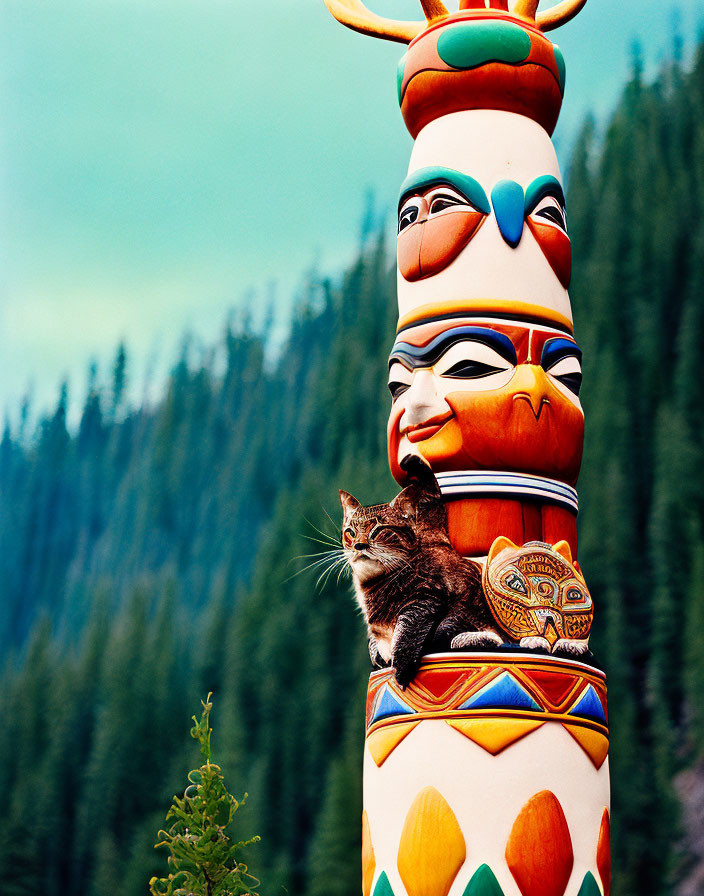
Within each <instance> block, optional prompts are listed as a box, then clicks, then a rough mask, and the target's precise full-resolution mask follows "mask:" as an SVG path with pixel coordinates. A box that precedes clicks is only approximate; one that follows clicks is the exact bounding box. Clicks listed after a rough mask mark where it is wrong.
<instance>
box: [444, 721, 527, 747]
mask: <svg viewBox="0 0 704 896" xmlns="http://www.w3.org/2000/svg"><path fill="white" fill-rule="evenodd" d="M446 721H447V724H448V725H449V726H450V727H451V728H454V729H455V731H459V732H460V734H464V736H465V737H468V738H469V739H470V740H472V741H474V743H475V744H478V745H479V746H480V747H482V749H484V750H486V751H487V752H488V753H491V754H492V755H494V756H496V754H497V753H500V752H501V751H502V750H505V749H506V747H508V746H510V745H511V744H513V743H515V742H516V741H517V740H520V739H521V738H522V737H525V736H526V735H527V734H530V733H531V732H532V731H535V730H536V728H540V727H541V725H544V724H545V722H542V721H536V720H534V719H447V720H446Z"/></svg>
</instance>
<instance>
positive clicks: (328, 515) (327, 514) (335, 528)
mask: <svg viewBox="0 0 704 896" xmlns="http://www.w3.org/2000/svg"><path fill="white" fill-rule="evenodd" d="M320 506H321V507H322V509H323V513H324V514H325V516H326V517H327V518H328V519H329V520H330V522H331V523H332V527H333V529H334V530H335V531H336V532H337V533H338V534H339V533H340V532H341V531H342V530H341V529H340V527H339V526H338V525H337V523H336V522H335V520H334V519H333V518H332V517H331V516H330V514H329V513H328V512H327V510H326V508H325V507H324V506H323V505H322V504H321V505H320Z"/></svg>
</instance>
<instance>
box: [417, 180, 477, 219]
mask: <svg viewBox="0 0 704 896" xmlns="http://www.w3.org/2000/svg"><path fill="white" fill-rule="evenodd" d="M426 201H427V203H428V214H429V215H430V217H433V216H435V215H439V214H440V213H441V212H445V211H447V210H448V209H451V210H453V209H457V208H463V209H464V210H465V211H467V210H468V209H469V210H472V211H477V209H475V208H474V206H473V205H472V203H471V202H469V200H468V199H466V197H464V196H463V195H462V194H461V193H459V192H457V191H456V190H453V189H452V187H449V186H447V185H445V186H442V187H440V188H438V189H436V190H433V191H432V192H430V193H428V194H427V196H426Z"/></svg>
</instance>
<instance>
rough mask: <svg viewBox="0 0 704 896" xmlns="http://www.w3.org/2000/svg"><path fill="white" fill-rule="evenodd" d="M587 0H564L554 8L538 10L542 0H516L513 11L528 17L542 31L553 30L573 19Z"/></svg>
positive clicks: (522, 16)
mask: <svg viewBox="0 0 704 896" xmlns="http://www.w3.org/2000/svg"><path fill="white" fill-rule="evenodd" d="M586 2H587V0H562V3H558V4H557V6H553V7H552V9H546V10H545V12H538V5H539V3H540V0H516V2H515V3H514V4H513V7H512V9H511V12H512V13H513V14H514V15H517V16H520V17H521V18H523V19H528V20H529V21H531V22H535V24H536V25H537V26H538V28H540V30H541V31H551V30H552V29H553V28H558V27H559V26H560V25H564V24H565V22H569V20H570V19H573V18H574V17H575V16H576V15H577V13H578V12H579V11H580V9H582V7H583V6H584V5H585V3H586Z"/></svg>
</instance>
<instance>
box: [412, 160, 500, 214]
mask: <svg viewBox="0 0 704 896" xmlns="http://www.w3.org/2000/svg"><path fill="white" fill-rule="evenodd" d="M443 184H449V185H450V186H451V187H454V188H455V189H456V190H457V192H458V193H461V194H462V195H463V196H464V198H465V199H467V200H469V202H471V203H472V205H473V206H474V207H475V208H478V209H479V211H480V212H483V213H484V214H485V215H488V214H489V213H490V212H491V206H490V205H489V200H488V199H487V196H486V193H485V192H484V189H483V188H482V185H481V184H480V183H479V182H478V181H476V180H475V179H474V178H473V177H470V176H469V175H468V174H463V173H462V172H461V171H455V169H454V168H443V167H442V166H440V165H433V166H431V167H429V168H419V169H418V171H414V172H413V173H412V174H409V175H408V177H407V178H406V179H405V180H404V182H403V183H402V184H401V192H400V193H399V197H398V204H399V208H400V207H401V203H402V202H403V201H404V200H405V199H407V198H408V197H409V196H412V195H413V194H414V193H421V192H425V191H426V190H427V189H428V188H429V187H436V186H437V187H439V186H442V185H443Z"/></svg>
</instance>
